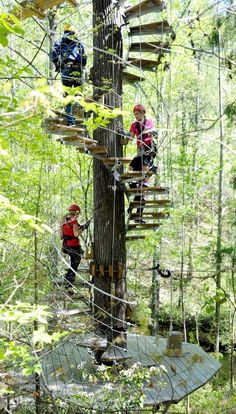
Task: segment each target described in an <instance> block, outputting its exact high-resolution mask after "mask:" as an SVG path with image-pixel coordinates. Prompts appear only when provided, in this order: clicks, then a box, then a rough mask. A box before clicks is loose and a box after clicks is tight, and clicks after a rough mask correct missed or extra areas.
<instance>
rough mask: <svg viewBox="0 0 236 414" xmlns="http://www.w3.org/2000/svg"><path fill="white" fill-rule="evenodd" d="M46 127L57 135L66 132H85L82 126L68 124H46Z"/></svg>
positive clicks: (65, 133)
mask: <svg viewBox="0 0 236 414" xmlns="http://www.w3.org/2000/svg"><path fill="white" fill-rule="evenodd" d="M48 129H49V130H50V132H51V133H52V134H58V135H67V134H73V135H74V134H76V133H78V134H81V133H84V132H85V128H84V127H77V126H76V127H72V126H69V125H63V124H51V125H48Z"/></svg>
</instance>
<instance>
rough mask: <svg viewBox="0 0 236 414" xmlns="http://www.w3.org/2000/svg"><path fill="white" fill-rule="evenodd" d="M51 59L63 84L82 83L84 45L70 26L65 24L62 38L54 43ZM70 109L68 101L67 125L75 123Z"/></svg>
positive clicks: (68, 85) (69, 85)
mask: <svg viewBox="0 0 236 414" xmlns="http://www.w3.org/2000/svg"><path fill="white" fill-rule="evenodd" d="M51 61H52V62H53V64H54V66H55V70H56V72H60V73H61V81H62V84H63V85H64V86H67V87H70V88H72V87H78V86H81V85H82V84H83V71H84V68H85V66H86V63H87V57H86V55H85V50H84V46H83V45H82V44H81V43H80V41H79V40H78V38H77V36H76V33H75V29H74V28H73V27H72V26H70V25H68V24H67V25H65V27H64V35H63V37H62V39H61V40H58V41H57V42H55V43H54V46H53V50H52V53H51ZM66 96H67V94H66ZM72 109H73V108H72V103H69V104H68V105H67V106H66V108H65V111H66V113H67V114H68V115H67V117H66V119H67V122H68V125H75V118H74V117H73V116H72Z"/></svg>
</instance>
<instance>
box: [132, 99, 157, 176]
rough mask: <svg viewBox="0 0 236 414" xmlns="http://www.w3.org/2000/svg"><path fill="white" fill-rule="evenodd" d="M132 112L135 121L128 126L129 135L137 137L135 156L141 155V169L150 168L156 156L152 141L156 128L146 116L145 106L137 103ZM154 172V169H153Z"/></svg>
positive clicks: (146, 169) (154, 145)
mask: <svg viewBox="0 0 236 414" xmlns="http://www.w3.org/2000/svg"><path fill="white" fill-rule="evenodd" d="M133 113H134V116H135V121H134V122H132V124H131V127H130V130H129V131H130V136H131V139H133V138H134V137H135V136H136V138H137V149H138V154H137V156H140V157H141V163H142V170H143V171H148V170H150V169H152V166H153V159H154V158H155V156H156V144H155V143H154V142H153V135H154V134H155V135H156V129H155V126H154V123H153V121H152V120H151V119H147V118H146V108H145V106H144V105H141V104H138V105H135V106H134V109H133ZM153 172H156V171H153Z"/></svg>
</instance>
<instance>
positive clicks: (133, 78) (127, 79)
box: [122, 72, 145, 84]
mask: <svg viewBox="0 0 236 414" xmlns="http://www.w3.org/2000/svg"><path fill="white" fill-rule="evenodd" d="M122 76H123V81H124V83H128V84H133V83H137V82H142V81H145V78H144V77H143V76H142V75H134V74H133V73H128V72H123V75H122Z"/></svg>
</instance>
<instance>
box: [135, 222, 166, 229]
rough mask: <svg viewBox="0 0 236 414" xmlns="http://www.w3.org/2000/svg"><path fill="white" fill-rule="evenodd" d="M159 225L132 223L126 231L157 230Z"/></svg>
mask: <svg viewBox="0 0 236 414" xmlns="http://www.w3.org/2000/svg"><path fill="white" fill-rule="evenodd" d="M160 224H161V223H132V224H129V226H128V230H135V229H137V230H150V229H158V228H159V227H160Z"/></svg>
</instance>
